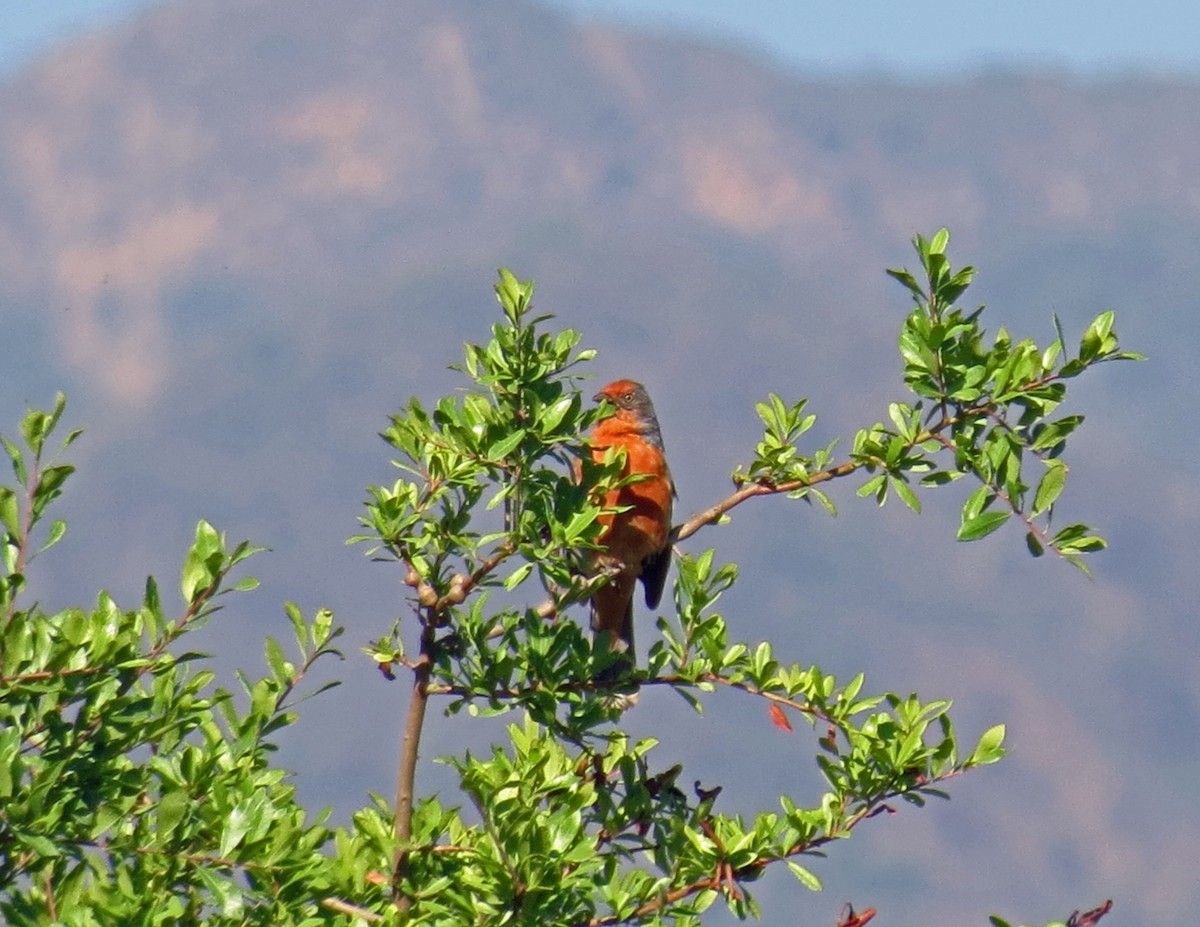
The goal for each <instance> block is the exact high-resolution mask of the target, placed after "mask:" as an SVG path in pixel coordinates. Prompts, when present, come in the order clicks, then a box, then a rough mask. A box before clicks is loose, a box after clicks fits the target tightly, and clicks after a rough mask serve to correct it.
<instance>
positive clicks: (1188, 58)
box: [0, 0, 1200, 74]
mask: <svg viewBox="0 0 1200 927" xmlns="http://www.w3.org/2000/svg"><path fill="white" fill-rule="evenodd" d="M155 2H157V0H52V2H47V0H6V2H4V3H0V74H3V73H11V72H12V71H13V70H15V69H16V68H18V67H20V66H21V65H22V64H23V63H25V62H27V61H28V60H29V59H30V58H32V57H33V56H35V55H36V54H38V53H39V52H42V51H45V50H47V49H49V48H51V47H53V46H54V45H55V44H56V43H58V42H61V41H63V40H64V39H66V38H69V37H70V36H72V35H74V34H77V33H78V32H81V31H85V30H87V29H89V28H94V27H96V26H98V25H103V24H105V23H109V22H112V21H114V20H118V19H120V18H121V17H124V16H129V15H131V14H133V13H136V12H137V11H138V10H139V9H142V8H145V7H148V6H151V5H153V4H154V3H155ZM542 2H544V3H546V4H547V5H549V6H552V7H557V8H560V9H563V10H567V11H571V12H574V13H576V14H579V15H583V16H589V17H595V18H599V19H604V20H617V21H624V22H631V23H638V24H643V25H650V26H653V27H655V28H660V29H668V30H672V31H674V30H677V29H683V30H687V31H691V32H696V33H699V34H702V35H709V36H716V37H718V38H720V39H721V40H723V41H729V40H733V41H735V42H740V43H743V44H747V45H750V46H752V47H757V48H759V49H762V50H765V51H767V52H769V53H771V54H772V55H774V56H775V57H777V58H779V59H780V60H781V61H783V62H785V63H788V64H793V65H796V66H799V67H801V68H803V69H821V70H827V69H835V70H840V69H847V68H853V69H860V68H867V69H883V70H889V71H896V72H901V73H915V74H923V73H937V72H941V71H946V70H960V69H972V68H977V67H992V66H1002V65H1013V64H1031V63H1032V64H1038V65H1050V66H1057V67H1065V68H1070V69H1073V70H1078V71H1083V72H1088V73H1096V72H1105V71H1113V70H1116V71H1124V70H1130V69H1133V70H1155V71H1158V70H1168V71H1188V72H1192V73H1200V41H1197V38H1198V37H1200V4H1198V3H1195V2H1193V0H1142V2H1140V3H1129V2H1127V0H1091V2H1089V0H1050V2H1038V0H1008V2H1004V3H967V4H953V3H946V2H944V0H938V2H931V0H906V2H903V3H900V2H897V0H854V2H851V3H828V2H826V3H815V2H812V0H653V2H652V0H542Z"/></svg>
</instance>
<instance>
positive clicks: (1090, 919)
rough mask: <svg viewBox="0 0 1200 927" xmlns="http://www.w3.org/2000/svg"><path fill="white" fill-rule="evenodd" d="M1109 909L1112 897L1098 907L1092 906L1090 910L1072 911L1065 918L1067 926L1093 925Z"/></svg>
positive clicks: (1082, 926)
mask: <svg viewBox="0 0 1200 927" xmlns="http://www.w3.org/2000/svg"><path fill="white" fill-rule="evenodd" d="M1111 910H1112V899H1111V898H1110V899H1109V900H1108V901H1106V902H1104V904H1102V905H1100V907H1098V908H1092V910H1090V911H1084V912H1083V913H1082V914H1080V913H1079V912H1078V911H1075V912H1074V913H1072V914H1071V916H1070V917H1069V918H1068V919H1067V927H1095V925H1096V924H1098V923H1100V918H1102V917H1104V915H1105V914H1107V913H1108V912H1109V911H1111Z"/></svg>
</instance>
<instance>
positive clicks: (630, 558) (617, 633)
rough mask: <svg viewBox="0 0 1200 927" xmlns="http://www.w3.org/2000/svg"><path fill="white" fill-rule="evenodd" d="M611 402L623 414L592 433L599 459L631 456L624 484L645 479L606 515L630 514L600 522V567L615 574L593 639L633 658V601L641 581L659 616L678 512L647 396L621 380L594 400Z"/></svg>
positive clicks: (600, 596)
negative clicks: (615, 453)
mask: <svg viewBox="0 0 1200 927" xmlns="http://www.w3.org/2000/svg"><path fill="white" fill-rule="evenodd" d="M593 398H594V399H595V400H596V401H597V402H600V401H601V400H607V401H608V402H610V403H612V405H614V406H615V407H616V412H615V413H614V414H612V415H611V416H609V417H608V418H605V419H601V420H600V421H599V422H597V423H596V427H595V428H594V429H593V430H592V441H591V444H592V456H593V457H594V458H595V459H596V460H598V461H603V460H604V458H605V455H606V454H607V453H608V451H609V448H617V449H620V450H623V451H624V454H625V467H624V470H623V471H622V475H623V476H632V475H637V476H643V477H645V478H644V479H641V480H638V481H636V482H633V483H630V484H628V485H626V486H622V487H621V488H619V489H614V490H612V491H611V492H609V493H607V494H606V495H605V497H604V506H605V507H606V508H624V509H625V510H624V511H620V512H616V513H610V514H605V515H602V516H600V519H599V520H600V524H601V525H603V526H604V533H603V534H602V535H601V536H600V543H601V544H602V545H603V549H602V550H600V551H598V552H597V553H596V557H595V562H596V565H597V566H599V567H601V568H604V569H607V570H611V571H613V572H614V575H613V577H612V579H611V580H610V581H609V582H608V583H607V584H606V585H605V586H603V587H602V588H600V589H597V590H596V593H595V595H593V596H592V633H593V634H594V635H595V637H596V638H597V639H600V638H601V636H602V635H603V636H604V637H606V639H607V642H608V645H609V647H611V648H612V649H614V650H620V651H622V652H624V653H626V654H628V655H629V657H630V659H632V658H633V593H634V590H635V587H636V585H637V580H638V579H641V581H642V585H643V586H644V587H645V593H646V605H647V606H649V607H650V608H656V607H657V606H658V603H659V600H660V599H661V598H662V592H663V586H664V585H665V584H666V581H667V567H668V566H669V565H670V563H671V505H672V501H673V499H674V496H675V483H674V482H673V481H672V479H671V471H670V470H669V469H667V460H666V457H665V456H664V453H663V440H662V431H661V430H660V429H659V427H658V419H657V418H656V417H655V415H654V405H653V404H652V403H651V402H650V396H649V394H647V392H646V388H645V387H644V386H642V384H640V383H635V382H634V381H633V380H617V381H616V382H614V383H610V384H608V386H606V387H604V389H602V390H600V392H598V393H597V394H596V395H595V396H594V397H593Z"/></svg>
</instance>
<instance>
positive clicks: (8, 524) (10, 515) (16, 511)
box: [0, 486, 21, 540]
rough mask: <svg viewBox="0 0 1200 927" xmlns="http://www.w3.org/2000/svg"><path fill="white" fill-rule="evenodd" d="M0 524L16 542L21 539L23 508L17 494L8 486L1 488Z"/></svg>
mask: <svg viewBox="0 0 1200 927" xmlns="http://www.w3.org/2000/svg"><path fill="white" fill-rule="evenodd" d="M0 524H3V525H4V527H5V529H6V530H7V531H8V533H9V534H10V535H11V536H12V537H13V539H14V540H19V539H20V537H21V507H20V503H19V502H18V501H17V494H16V493H15V492H13V490H12V489H11V488H10V487H8V486H0Z"/></svg>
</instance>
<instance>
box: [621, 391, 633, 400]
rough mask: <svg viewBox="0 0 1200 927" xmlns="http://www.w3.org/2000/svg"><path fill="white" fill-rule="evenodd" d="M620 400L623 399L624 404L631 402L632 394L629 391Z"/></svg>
mask: <svg viewBox="0 0 1200 927" xmlns="http://www.w3.org/2000/svg"><path fill="white" fill-rule="evenodd" d="M621 398H622V399H624V400H625V401H626V402H633V392H632V391H630V392H628V393H626V394H625V395H624V396H622V397H621Z"/></svg>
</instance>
